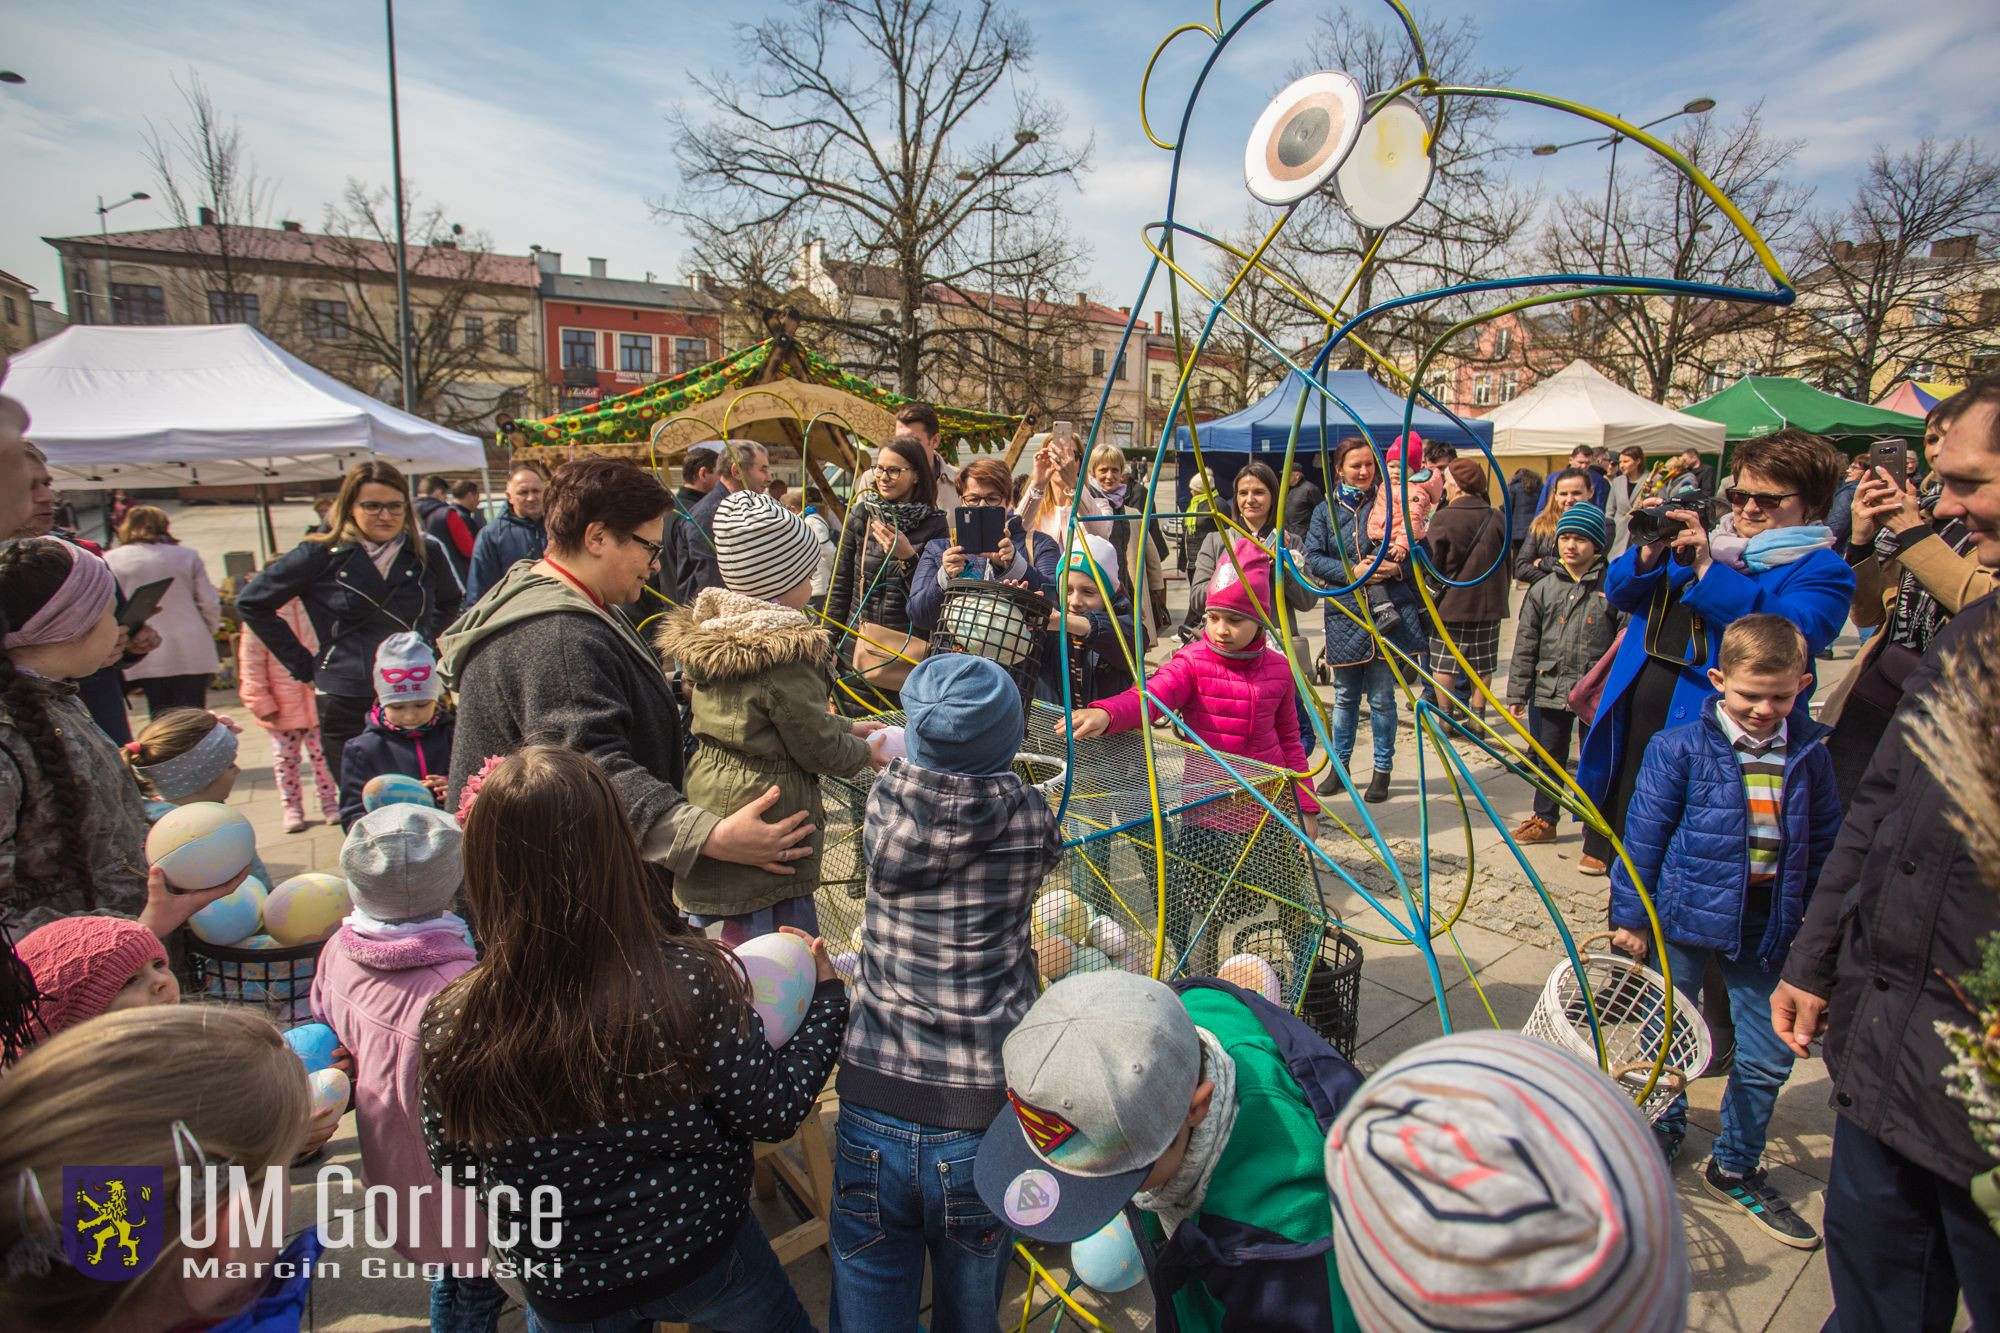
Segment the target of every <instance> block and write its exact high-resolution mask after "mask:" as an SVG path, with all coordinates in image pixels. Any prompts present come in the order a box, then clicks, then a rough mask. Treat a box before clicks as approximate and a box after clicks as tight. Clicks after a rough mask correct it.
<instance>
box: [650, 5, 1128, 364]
mask: <svg viewBox="0 0 2000 1333" xmlns="http://www.w3.org/2000/svg"><path fill="white" fill-rule="evenodd" d="M739 36H740V43H739V45H740V50H741V58H740V59H739V60H738V61H737V62H736V63H735V65H734V66H733V67H732V68H741V69H746V70H749V71H751V73H750V74H749V76H748V77H747V79H746V78H743V77H739V76H738V75H736V74H735V73H732V72H729V71H727V70H724V71H718V72H715V73H712V74H710V75H708V76H705V77H704V76H699V75H695V76H691V77H692V78H693V82H694V84H695V86H696V87H697V88H698V89H700V91H701V92H702V94H703V95H704V97H705V99H706V101H707V103H708V105H707V107H706V109H705V112H703V113H702V114H699V115H697V114H695V113H690V112H687V111H680V112H676V113H675V115H674V116H673V118H672V123H673V124H674V125H675V127H676V129H677V131H678V136H679V137H678V142H677V145H676V149H675V156H676V159H677V161H678V163H679V165H680V168H681V177H682V180H683V182H684V183H685V185H684V190H683V193H682V194H681V196H680V197H679V198H678V199H677V200H675V201H673V202H672V203H671V204H669V205H666V206H663V210H662V211H663V212H665V213H667V214H668V215H670V216H673V217H675V218H677V219H679V220H680V221H681V222H683V223H684V224H685V226H686V228H687V230H688V233H689V236H690V238H691V240H692V242H693V249H694V254H695V256H696V259H697V261H698V262H699V263H700V264H702V265H704V266H707V267H710V268H712V269H714V270H716V271H718V272H719V273H720V274H721V275H722V276H723V277H724V278H725V280H726V281H729V282H730V283H731V284H732V285H736V286H739V287H742V286H748V285H750V284H749V283H748V282H746V281H745V278H744V275H743V274H742V273H741V272H740V271H738V270H737V269H736V268H735V267H734V265H735V264H736V263H738V262H740V261H741V259H742V258H743V256H744V253H745V247H746V244H747V243H746V241H745V239H744V238H745V235H746V233H752V232H756V231H758V230H760V229H765V230H770V229H777V231H778V233H779V234H785V233H786V232H789V233H791V234H793V235H796V236H800V237H803V236H805V235H808V234H809V235H811V236H814V237H817V238H820V239H821V240H822V241H823V245H824V248H823V250H822V251H821V252H820V253H822V254H826V255H831V256H833V257H834V259H835V260H836V261H838V262H842V263H846V264H849V265H858V266H861V268H862V274H863V277H864V278H866V281H863V282H861V283H860V284H858V285H861V286H864V287H866V288H868V289H869V290H868V293H867V294H868V295H869V296H870V297H871V298H872V299H871V300H870V301H868V302H865V303H850V302H848V301H846V300H845V299H824V300H821V301H819V302H818V303H817V305H818V308H817V309H808V310H806V311H805V312H804V313H805V314H806V317H807V318H806V323H807V326H808V328H812V327H815V326H817V327H818V328H819V329H820V330H822V331H824V332H827V333H831V334H832V335H834V336H835V338H836V339H837V341H838V342H839V344H840V345H842V346H843V347H844V348H845V349H849V350H850V355H853V356H854V357H855V358H856V359H857V361H858V364H857V365H856V366H855V369H857V370H860V371H862V372H863V373H874V374H879V375H884V376H886V377H888V378H890V379H891V380H892V381H893V383H894V385H895V387H896V389H897V390H898V392H901V393H904V394H908V395H911V396H918V395H921V394H923V393H925V392H926V389H927V387H929V386H932V385H935V384H937V383H939V382H943V381H962V380H965V379H968V378H972V379H977V378H979V377H980V375H981V369H982V368H981V367H979V366H978V365H976V364H968V358H969V357H970V356H971V352H970V350H969V349H971V348H972V347H973V346H975V340H970V339H968V337H967V336H966V332H965V330H964V328H963V327H962V326H960V325H959V324H958V323H957V322H955V321H948V320H942V319H937V318H935V317H929V316H930V312H928V311H927V310H926V305H927V303H928V301H929V299H930V297H931V294H932V291H933V288H935V287H940V286H941V287H944V288H948V289H951V290H953V291H957V292H959V293H961V294H976V293H978V292H982V291H983V292H987V293H991V292H993V291H995V290H996V289H1000V288H1003V287H1006V286H1007V285H1009V284H1014V285H1020V284H1022V283H1024V282H1032V281H1035V275H1036V274H1048V273H1050V272H1051V270H1052V269H1053V270H1056V271H1059V272H1061V273H1063V274H1064V275H1065V276H1067V275H1068V274H1069V272H1070V268H1067V267H1065V266H1064V265H1062V264H1058V263H1053V262H1052V258H1051V256H1049V255H1048V254H1046V253H1045V246H1046V243H1047V242H1049V241H1050V240H1051V237H1052V233H1053V232H1054V230H1055V229H1054V228H1053V227H1052V226H1051V227H1044V226H1041V225H1039V224H1040V223H1041V221H1042V220H1043V219H1052V218H1053V204H1054V196H1055V190H1054V188H1053V187H1054V185H1055V183H1057V182H1059V181H1063V180H1069V179H1073V178H1074V175H1075V173H1076V172H1077V171H1078V170H1079V169H1080V168H1081V167H1083V166H1084V165H1085V163H1086V162H1087V161H1088V158H1089V151H1090V150H1089V146H1088V144H1087V143H1086V144H1085V145H1084V146H1082V147H1078V148H1072V147H1070V146H1068V145H1066V144H1065V143H1064V142H1063V141H1062V140H1063V131H1064V125H1063V118H1062V115H1061V113H1060V112H1059V111H1058V110H1056V109H1055V108H1054V107H1053V106H1051V105H1049V104H1047V103H1045V102H1043V101H1041V100H1040V99H1039V98H1038V97H1037V96H1036V95H1035V93H1034V91H1033V89H1032V87H1031V86H1030V85H1028V84H1027V83H1026V82H1025V81H1024V79H1023V75H1024V74H1025V73H1026V71H1027V69H1028V67H1029V65H1030V64H1031V62H1032V57H1033V54H1034V47H1033V42H1032V40H1031V39H1030V37H1029V34H1028V31H1027V29H1026V27H1025V25H1023V24H1022V23H1021V22H1020V21H1019V20H1017V19H1016V18H1014V17H1013V16H1012V15H1011V14H1009V13H1008V12H1006V11H1005V10H1003V9H1002V8H1000V7H999V5H998V4H997V3H995V0H963V2H962V3H960V2H959V0H812V2H811V3H810V4H808V5H805V6H801V7H800V9H799V10H798V11H797V12H794V13H791V14H789V15H787V16H785V17H781V18H773V19H768V20H765V21H764V22H761V23H758V24H755V25H744V26H743V27H741V28H740V29H739ZM996 124H999V125H1000V126H1001V128H999V130H998V132H997V133H994V132H992V129H991V127H993V126H995V125H996ZM981 224H988V225H981ZM989 238H992V243H991V244H988V245H982V242H988V241H989ZM1003 241H1004V243H1005V244H1004V248H1003V247H1002V245H1001V244H1000V243H1001V242H1003ZM751 248H752V250H753V251H754V250H755V248H756V247H755V246H752V247H751ZM765 248H766V250H768V245H767V246H766V247H765ZM1069 253H1070V258H1071V264H1072V266H1073V264H1074V260H1075V258H1076V256H1075V252H1074V251H1071V252H1069ZM871 270H872V271H873V272H869V271H871ZM815 276H817V275H804V276H803V277H801V278H800V281H810V280H812V278H813V277H815ZM834 285H835V286H836V287H838V286H840V284H839V283H838V282H836V283H835V284H834ZM854 285H856V284H853V283H850V284H848V290H849V291H851V289H852V287H853V286H854ZM1049 286H1050V288H1051V290H1059V289H1060V288H1058V287H1057V285H1056V284H1055V283H1054V282H1053V281H1051V282H1050V283H1049ZM988 323H989V325H990V332H991V335H992V338H993V340H994V345H995V347H996V348H998V347H999V346H1001V345H1003V344H1007V343H1015V344H1018V343H1019V342H1020V341H1021V336H1022V334H1023V333H1024V329H1023V328H1022V327H1021V324H1022V321H1010V320H1006V319H1002V318H1000V317H998V315H997V314H996V315H995V317H994V318H992V319H990V320H989V321H988ZM976 345H978V346H983V345H984V344H983V343H978V344H976ZM1010 354H1011V353H1010Z"/></svg>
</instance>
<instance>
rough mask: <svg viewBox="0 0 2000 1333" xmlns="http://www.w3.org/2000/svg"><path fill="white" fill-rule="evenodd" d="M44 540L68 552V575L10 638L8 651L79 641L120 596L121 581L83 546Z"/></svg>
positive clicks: (107, 566)
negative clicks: (52, 594)
mask: <svg viewBox="0 0 2000 1333" xmlns="http://www.w3.org/2000/svg"><path fill="white" fill-rule="evenodd" d="M44 540H47V541H51V542H54V543H55V544H56V545H57V546H60V547H61V548H62V549H63V550H65V551H67V552H69V558H70V564H69V573H68V574H67V575H66V576H64V578H63V581H62V586H61V587H59V588H57V589H56V591H55V595H54V596H53V597H51V598H49V600H48V601H46V602H44V603H43V604H42V609H41V610H39V611H37V612H35V614H33V615H32V616H29V617H28V621H27V623H26V624H25V625H22V626H21V627H20V628H19V629H17V630H15V631H14V632H12V633H11V634H9V635H8V636H7V638H6V641H5V646H6V647H8V648H36V647H40V646H41V645H43V644H49V643H70V642H73V641H75V640H77V639H80V638H82V637H83V636H84V634H85V633H86V632H87V631H88V630H89V629H90V627H91V626H92V625H95V624H96V623H97V618H98V617H99V616H101V615H103V614H104V613H105V612H106V611H108V610H109V609H110V608H111V604H112V601H113V599H114V598H115V597H116V596H117V592H118V582H117V580H116V579H114V578H112V576H111V566H109V565H107V564H105V563H104V561H102V560H101V559H99V558H98V557H97V556H94V555H92V554H91V553H90V552H88V551H86V550H84V549H83V548H82V547H81V546H72V545H70V544H69V543H68V542H66V541H62V540H61V539H59V538H53V537H51V538H45V539H44Z"/></svg>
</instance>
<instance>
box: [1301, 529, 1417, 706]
mask: <svg viewBox="0 0 2000 1333" xmlns="http://www.w3.org/2000/svg"><path fill="white" fill-rule="evenodd" d="M1413 494H1414V492H1413ZM1379 496H1380V493H1379V492H1377V498H1379ZM1362 503H1363V504H1364V505H1369V506H1371V507H1372V504H1373V502H1372V501H1369V500H1364V501H1363V502H1362ZM1360 515H1361V510H1359V509H1355V508H1352V507H1350V506H1348V505H1344V504H1342V503H1340V501H1339V500H1338V499H1333V500H1329V501H1327V502H1326V503H1325V504H1322V505H1321V506H1319V508H1317V509H1315V510H1313V516H1312V527H1311V529H1310V530H1309V531H1308V532H1307V533H1306V572H1307V573H1309V574H1311V575H1312V576H1313V579H1314V581H1315V582H1317V583H1318V584H1319V585H1320V586H1321V587H1322V588H1338V587H1343V586H1345V585H1346V584H1349V583H1352V582H1353V581H1354V579H1355V576H1356V575H1358V574H1360V573H1361V572H1362V571H1363V570H1365V569H1367V568H1368V566H1369V565H1370V564H1371V563H1373V561H1374V559H1375V551H1376V549H1377V547H1378V546H1379V545H1380V542H1381V538H1380V537H1377V538H1375V539H1374V540H1373V541H1371V542H1369V543H1367V544H1366V545H1365V546H1364V545H1363V544H1362V543H1361V542H1360V541H1359V540H1357V536H1356V533H1357V526H1358V525H1359V520H1360ZM1392 545H1393V543H1392ZM1385 558H1386V557H1385ZM1405 569H1406V570H1407V565H1406V566H1405ZM1378 592H1379V593H1380V594H1381V596H1377V593H1378ZM1384 597H1386V599H1387V605H1386V607H1385V606H1384V605H1383V598H1384ZM1364 598H1366V599H1367V601H1368V603H1369V606H1370V614H1371V618H1372V619H1373V621H1374V624H1375V628H1376V629H1377V630H1378V631H1380V632H1381V634H1382V635H1383V636H1384V637H1385V638H1387V639H1388V640H1389V642H1390V643H1391V644H1393V645H1395V646H1396V647H1398V648H1401V649H1402V650H1403V651H1404V652H1406V653H1409V654H1410V655H1411V656H1413V657H1414V656H1415V655H1416V654H1417V653H1418V652H1419V651H1420V650H1421V649H1422V648H1423V646H1424V629H1423V623H1424V622H1423V609H1422V607H1421V606H1419V605H1418V603H1417V594H1416V591H1415V589H1413V588H1411V586H1410V583H1409V580H1408V578H1407V577H1404V578H1400V579H1396V580H1394V581H1393V582H1390V583H1384V584H1377V585H1375V587H1374V588H1370V589H1357V590H1356V591H1354V592H1350V593H1346V594H1344V595H1341V596H1336V597H1328V598H1327V599H1326V660H1327V664H1328V665H1329V666H1337V667H1338V666H1357V665H1359V664H1361V663H1364V662H1372V661H1374V660H1375V653H1376V648H1375V636H1374V635H1373V634H1370V633H1369V632H1368V629H1367V626H1365V625H1363V624H1359V623H1357V622H1356V621H1355V619H1354V616H1357V615H1360V614H1361V603H1362V601H1363V599H1364ZM1341 607H1346V608H1347V611H1348V612H1353V613H1354V614H1353V615H1349V614H1347V612H1343V611H1342V610H1341V609H1340V608H1341ZM1385 611H1386V612H1387V614H1385Z"/></svg>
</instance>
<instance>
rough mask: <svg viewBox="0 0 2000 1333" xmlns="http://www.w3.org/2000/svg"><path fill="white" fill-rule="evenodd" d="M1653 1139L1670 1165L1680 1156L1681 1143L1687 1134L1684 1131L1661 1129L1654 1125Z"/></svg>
mask: <svg viewBox="0 0 2000 1333" xmlns="http://www.w3.org/2000/svg"><path fill="white" fill-rule="evenodd" d="M1653 1138H1654V1139H1655V1140H1656V1141H1657V1142H1658V1143H1659V1145H1660V1151H1661V1152H1663V1153H1665V1154H1666V1156H1667V1162H1668V1164H1669V1165H1672V1163H1673V1162H1674V1160H1675V1159H1676V1158H1678V1157H1679V1156H1680V1155H1681V1141H1682V1140H1683V1139H1685V1138H1687V1132H1686V1131H1685V1130H1673V1129H1661V1128H1660V1127H1659V1126H1658V1125H1654V1126H1653Z"/></svg>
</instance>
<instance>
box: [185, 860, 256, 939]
mask: <svg viewBox="0 0 2000 1333" xmlns="http://www.w3.org/2000/svg"><path fill="white" fill-rule="evenodd" d="M270 896H271V890H270V889H268V888H267V887H265V885H264V881H263V880H261V879H258V878H257V877H256V876H254V875H253V876H251V877H250V878H249V879H246V880H244V881H243V882H242V883H241V884H239V885H237V886H236V887H235V888H234V889H233V890H231V891H230V892H228V893H225V894H224V895H222V897H220V898H217V899H216V900H215V901H214V902H212V903H210V904H209V905H208V906H206V907H204V908H202V909H201V910H200V911H199V912H196V913H195V914H194V915H193V916H191V917H189V918H188V929H189V930H192V931H193V932H194V933H195V938H196V939H199V940H205V941H207V942H208V943H210V944H235V943H237V942H239V941H241V940H247V939H249V938H250V937H251V936H252V935H255V934H256V933H257V930H258V928H259V927H260V926H262V925H263V923H264V901H265V900H266V899H267V898H269V897H270Z"/></svg>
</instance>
